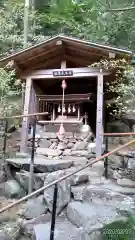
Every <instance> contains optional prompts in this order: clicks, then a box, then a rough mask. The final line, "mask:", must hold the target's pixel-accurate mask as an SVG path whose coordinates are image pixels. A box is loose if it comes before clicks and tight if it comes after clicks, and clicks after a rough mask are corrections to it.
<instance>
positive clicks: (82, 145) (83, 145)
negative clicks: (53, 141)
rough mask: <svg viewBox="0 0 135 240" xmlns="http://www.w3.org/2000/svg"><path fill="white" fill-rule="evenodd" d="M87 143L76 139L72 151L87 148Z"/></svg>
mask: <svg viewBox="0 0 135 240" xmlns="http://www.w3.org/2000/svg"><path fill="white" fill-rule="evenodd" d="M87 145H88V143H87V142H85V141H83V142H82V141H78V142H76V143H75V144H74V146H73V148H72V151H76V150H84V149H86V148H87Z"/></svg>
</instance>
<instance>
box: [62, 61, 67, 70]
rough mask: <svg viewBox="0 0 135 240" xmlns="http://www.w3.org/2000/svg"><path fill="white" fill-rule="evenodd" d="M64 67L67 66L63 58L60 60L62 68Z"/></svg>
mask: <svg viewBox="0 0 135 240" xmlns="http://www.w3.org/2000/svg"><path fill="white" fill-rule="evenodd" d="M66 67H67V66H66V61H65V60H63V61H62V62H61V68H62V69H64V68H66Z"/></svg>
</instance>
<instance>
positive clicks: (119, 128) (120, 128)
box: [108, 120, 131, 133]
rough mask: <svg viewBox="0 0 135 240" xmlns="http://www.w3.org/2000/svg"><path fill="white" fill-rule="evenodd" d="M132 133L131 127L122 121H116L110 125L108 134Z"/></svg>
mask: <svg viewBox="0 0 135 240" xmlns="http://www.w3.org/2000/svg"><path fill="white" fill-rule="evenodd" d="M130 131H131V129H130V127H129V126H128V125H127V124H125V123H124V122H122V121H121V120H116V121H114V122H112V123H108V132H113V133H114V132H116V133H122V132H130Z"/></svg>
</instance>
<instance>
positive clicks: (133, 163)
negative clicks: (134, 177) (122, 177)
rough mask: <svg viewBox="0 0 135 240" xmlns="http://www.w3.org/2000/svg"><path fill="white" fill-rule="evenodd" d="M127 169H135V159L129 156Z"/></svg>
mask: <svg viewBox="0 0 135 240" xmlns="http://www.w3.org/2000/svg"><path fill="white" fill-rule="evenodd" d="M127 169H132V170H135V159H134V158H129V159H128V162H127Z"/></svg>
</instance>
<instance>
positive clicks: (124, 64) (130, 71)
mask: <svg viewBox="0 0 135 240" xmlns="http://www.w3.org/2000/svg"><path fill="white" fill-rule="evenodd" d="M91 67H98V68H102V69H106V70H109V69H111V71H114V81H109V82H106V86H105V91H108V92H111V93H114V99H113V101H111V103H109V102H108V103H107V107H114V106H115V108H114V109H113V114H115V115H116V114H117V115H118V114H120V115H121V114H122V113H125V112H134V111H135V110H134V105H135V99H134V96H135V75H134V67H133V66H132V65H131V64H130V62H128V61H127V60H125V59H119V60H107V59H104V60H101V61H100V62H97V63H94V64H92V65H91Z"/></svg>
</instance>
